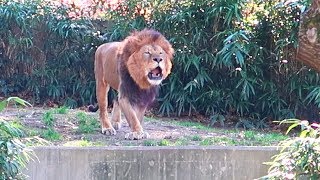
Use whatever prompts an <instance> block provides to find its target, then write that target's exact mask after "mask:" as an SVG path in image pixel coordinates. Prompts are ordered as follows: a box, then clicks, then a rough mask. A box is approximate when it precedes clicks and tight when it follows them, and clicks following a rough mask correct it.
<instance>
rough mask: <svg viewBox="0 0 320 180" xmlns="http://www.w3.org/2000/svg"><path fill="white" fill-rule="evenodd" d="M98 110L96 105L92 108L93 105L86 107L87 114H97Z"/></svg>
mask: <svg viewBox="0 0 320 180" xmlns="http://www.w3.org/2000/svg"><path fill="white" fill-rule="evenodd" d="M98 109H99V106H98V105H97V106H94V105H92V104H91V105H89V106H88V111H89V112H97V111H98Z"/></svg>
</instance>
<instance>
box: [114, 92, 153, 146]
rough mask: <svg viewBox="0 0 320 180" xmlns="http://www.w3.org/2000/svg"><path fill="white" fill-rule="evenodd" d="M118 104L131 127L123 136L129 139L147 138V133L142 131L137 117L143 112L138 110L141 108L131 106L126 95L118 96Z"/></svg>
mask: <svg viewBox="0 0 320 180" xmlns="http://www.w3.org/2000/svg"><path fill="white" fill-rule="evenodd" d="M119 105H120V108H121V111H122V112H123V114H124V116H125V117H126V119H127V122H128V124H129V126H130V128H131V132H130V133H127V134H126V135H125V138H126V139H130V140H134V139H135V140H138V139H145V138H148V137H149V134H148V133H146V132H144V131H143V128H142V126H141V124H140V119H139V118H140V116H141V114H142V113H144V112H140V111H143V110H142V109H139V108H135V107H133V106H132V105H131V103H130V102H129V100H128V99H127V98H126V97H121V98H119Z"/></svg>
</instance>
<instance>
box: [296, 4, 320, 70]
mask: <svg viewBox="0 0 320 180" xmlns="http://www.w3.org/2000/svg"><path fill="white" fill-rule="evenodd" d="M319 36H320V0H313V1H312V3H311V6H310V8H309V9H308V10H307V11H306V12H305V13H304V14H302V17H301V22H300V29H299V44H298V50H297V57H296V58H297V60H298V61H300V62H302V63H304V64H306V65H307V66H309V67H310V68H312V69H314V70H316V71H318V72H320V41H319Z"/></svg>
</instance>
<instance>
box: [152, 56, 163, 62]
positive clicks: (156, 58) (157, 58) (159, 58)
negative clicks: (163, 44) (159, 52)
mask: <svg viewBox="0 0 320 180" xmlns="http://www.w3.org/2000/svg"><path fill="white" fill-rule="evenodd" d="M153 60H154V61H156V62H158V63H159V62H161V61H162V58H161V57H154V58H153Z"/></svg>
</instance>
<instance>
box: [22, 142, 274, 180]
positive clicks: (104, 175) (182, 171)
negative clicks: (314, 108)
mask: <svg viewBox="0 0 320 180" xmlns="http://www.w3.org/2000/svg"><path fill="white" fill-rule="evenodd" d="M34 150H35V153H36V155H37V156H38V158H39V162H38V161H37V160H35V161H34V162H30V163H29V164H28V169H27V170H26V171H25V173H26V174H27V175H29V179H33V180H82V179H83V180H109V179H110V180H122V179H123V180H140V179H143V180H214V179H217V180H242V179H243V180H250V179H254V178H257V177H260V176H263V175H266V173H267V169H268V167H267V166H265V165H263V164H262V163H263V162H266V161H270V158H271V156H272V155H274V154H276V153H277V151H276V148H275V147H207V146H206V147H94V148H66V147H38V148H35V149H34Z"/></svg>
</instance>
